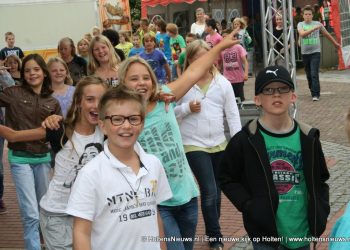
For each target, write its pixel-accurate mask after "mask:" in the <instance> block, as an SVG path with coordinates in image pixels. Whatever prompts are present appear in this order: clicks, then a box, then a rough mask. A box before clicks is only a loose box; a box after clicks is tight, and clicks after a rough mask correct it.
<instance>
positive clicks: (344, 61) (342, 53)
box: [332, 0, 350, 69]
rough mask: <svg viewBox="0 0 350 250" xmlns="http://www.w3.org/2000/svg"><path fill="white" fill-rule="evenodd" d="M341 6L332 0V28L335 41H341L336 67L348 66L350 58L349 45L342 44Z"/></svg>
mask: <svg viewBox="0 0 350 250" xmlns="http://www.w3.org/2000/svg"><path fill="white" fill-rule="evenodd" d="M340 8H341V6H340V3H339V1H338V0H332V16H333V29H334V33H335V35H336V38H337V41H338V42H339V43H341V45H342V48H341V49H338V58H339V66H338V69H347V68H350V61H349V60H350V58H349V53H350V51H349V49H350V48H349V46H344V44H342V39H343V37H342V33H341V21H345V20H341V15H340V13H341V10H340Z"/></svg>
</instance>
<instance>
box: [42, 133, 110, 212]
mask: <svg viewBox="0 0 350 250" xmlns="http://www.w3.org/2000/svg"><path fill="white" fill-rule="evenodd" d="M103 138H104V135H103V133H102V132H101V130H100V129H99V128H98V127H96V129H95V133H93V134H91V135H80V134H78V133H77V132H75V131H74V132H73V135H72V142H73V144H74V149H73V145H72V143H71V142H70V141H69V140H68V141H67V142H66V143H65V144H64V145H63V147H62V149H61V150H60V151H59V152H58V153H57V154H56V157H55V173H54V175H53V177H52V180H51V182H50V185H49V188H48V190H47V192H46V194H45V195H44V196H43V197H42V199H41V201H40V207H41V208H43V209H44V210H46V211H48V212H52V213H65V211H66V207H67V203H68V198H69V195H70V193H71V189H72V186H73V183H74V180H75V179H76V178H77V174H78V172H79V170H80V169H81V168H82V167H83V166H84V165H85V164H86V163H87V162H88V161H90V160H91V159H92V158H94V157H95V156H96V155H98V154H99V153H100V152H101V150H102V149H103V146H102V145H103Z"/></svg>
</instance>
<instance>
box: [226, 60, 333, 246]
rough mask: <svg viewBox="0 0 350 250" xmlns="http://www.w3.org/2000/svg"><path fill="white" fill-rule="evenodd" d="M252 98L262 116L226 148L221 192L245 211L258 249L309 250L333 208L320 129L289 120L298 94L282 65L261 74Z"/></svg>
mask: <svg viewBox="0 0 350 250" xmlns="http://www.w3.org/2000/svg"><path fill="white" fill-rule="evenodd" d="M254 100H255V103H256V105H257V106H259V107H260V108H261V110H262V114H261V116H260V118H258V119H255V120H252V121H250V122H249V123H248V124H247V125H246V126H244V127H243V129H242V130H241V131H240V132H238V133H237V134H236V135H235V136H234V137H233V138H232V139H231V141H230V142H229V144H228V146H227V147H226V150H225V153H224V157H223V159H222V163H221V169H220V184H221V189H222V191H223V192H224V193H225V195H226V196H227V197H228V198H229V199H230V201H231V202H232V203H233V205H234V206H235V207H236V208H237V209H238V210H239V211H241V212H242V214H243V221H244V226H245V229H246V231H247V232H248V235H249V237H250V239H251V240H252V241H253V247H254V249H310V241H313V240H312V237H320V235H321V234H322V233H323V231H324V229H325V227H326V223H327V217H328V214H329V210H330V207H329V187H328V185H327V184H326V183H325V182H326V180H327V179H328V178H329V173H328V170H327V166H326V162H325V159H324V155H323V152H322V148H321V143H320V140H319V130H317V129H315V128H311V127H310V126H308V125H306V124H303V123H301V122H299V121H296V120H294V119H293V118H291V117H290V115H289V107H290V106H291V105H292V104H293V103H294V102H295V100H296V94H295V92H294V84H293V81H292V79H291V77H290V75H289V73H288V71H287V70H286V69H285V68H283V67H281V66H269V67H267V68H265V69H263V70H262V71H260V72H259V74H258V76H257V78H256V82H255V97H254ZM296 238H297V240H295V239H296Z"/></svg>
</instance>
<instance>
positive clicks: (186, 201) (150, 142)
mask: <svg viewBox="0 0 350 250" xmlns="http://www.w3.org/2000/svg"><path fill="white" fill-rule="evenodd" d="M233 35H234V34H232V35H231V36H229V37H228V38H227V39H225V40H223V41H222V42H221V43H220V44H218V45H217V46H215V47H214V48H213V49H212V50H211V51H209V52H208V53H207V54H205V55H204V56H203V57H202V58H201V60H200V61H196V62H194V63H193V64H192V65H191V66H190V67H189V68H188V70H186V71H185V72H184V74H183V75H182V76H181V77H180V78H179V79H177V80H176V81H174V82H171V83H169V84H168V85H167V86H164V87H163V89H162V90H163V91H164V92H170V91H171V92H172V95H171V94H169V93H168V94H163V95H162V96H163V98H164V99H166V101H169V100H170V99H175V100H178V99H180V98H181V97H182V96H183V95H184V94H185V93H186V92H187V91H188V90H189V89H190V88H191V87H192V86H193V85H194V83H195V82H197V80H199V78H200V77H201V76H202V75H203V74H204V73H205V72H206V71H208V70H209V68H210V67H211V66H212V64H213V62H214V60H215V59H216V58H217V57H218V55H219V52H220V51H221V50H223V49H225V48H227V47H230V46H232V45H234V44H237V43H238V41H237V40H233V39H232V37H233ZM119 82H120V84H124V85H126V86H127V87H128V88H130V89H134V90H136V91H138V92H139V93H141V94H142V95H143V96H144V99H145V101H147V115H146V120H145V127H144V131H143V132H142V134H141V135H140V137H139V142H140V143H141V145H142V147H143V148H144V149H145V151H146V152H148V153H153V154H155V155H156V156H157V157H158V158H159V159H160V160H161V162H162V164H163V167H164V168H165V172H166V174H167V178H168V181H169V184H170V187H171V190H172V192H173V198H172V199H170V200H168V201H166V202H164V203H162V204H161V205H162V206H161V207H162V209H160V214H161V217H162V220H163V223H164V232H165V236H166V237H171V236H176V237H178V236H179V237H190V238H193V239H194V237H195V230H196V224H197V216H198V211H197V201H196V200H193V199H194V198H195V197H197V196H198V193H199V192H198V188H197V186H196V184H195V181H194V177H193V175H192V173H191V170H190V168H189V165H188V163H187V160H186V157H185V153H184V149H183V145H182V141H181V135H180V131H179V128H178V125H177V122H176V118H175V114H174V110H173V108H174V104H170V106H169V107H167V105H165V104H164V103H162V102H159V101H158V95H157V92H158V90H157V80H156V77H155V75H154V72H153V71H152V69H151V67H150V66H149V65H148V64H147V62H146V61H145V60H143V59H142V58H138V57H131V58H128V59H127V60H126V61H124V62H123V63H122V64H121V65H120V68H119ZM189 206H191V207H192V209H191V211H193V210H195V211H196V213H195V214H193V213H192V214H189V216H191V218H192V219H193V220H194V221H193V223H186V224H185V223H183V221H181V220H179V218H178V217H177V216H176V215H177V214H179V213H181V212H182V213H183V214H186V211H188V210H187V209H189ZM174 208H176V211H175V210H173V209H174ZM166 210H168V211H166ZM165 214H166V216H164V215H165ZM169 217H172V218H173V219H172V220H171V223H169V221H170V220H169ZM174 221H175V223H174ZM174 224H175V225H174ZM185 231H186V235H185V234H183V235H178V234H177V233H175V232H185ZM167 247H168V249H176V250H179V249H192V247H193V241H192V242H188V243H183V242H167Z"/></svg>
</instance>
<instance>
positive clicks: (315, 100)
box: [312, 96, 320, 102]
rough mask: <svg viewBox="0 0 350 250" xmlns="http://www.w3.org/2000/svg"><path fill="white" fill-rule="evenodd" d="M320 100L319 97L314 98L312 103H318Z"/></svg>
mask: <svg viewBox="0 0 350 250" xmlns="http://www.w3.org/2000/svg"><path fill="white" fill-rule="evenodd" d="M319 100H320V98H319V97H317V96H314V97H312V101H313V102H317V101H319Z"/></svg>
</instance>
